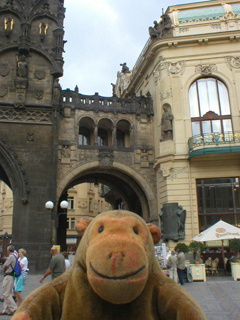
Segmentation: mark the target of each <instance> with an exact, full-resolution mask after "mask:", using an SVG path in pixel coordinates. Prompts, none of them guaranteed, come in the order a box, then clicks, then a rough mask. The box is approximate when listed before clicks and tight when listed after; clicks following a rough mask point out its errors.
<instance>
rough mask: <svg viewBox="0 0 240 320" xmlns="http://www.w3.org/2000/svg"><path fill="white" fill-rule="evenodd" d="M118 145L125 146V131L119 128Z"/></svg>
mask: <svg viewBox="0 0 240 320" xmlns="http://www.w3.org/2000/svg"><path fill="white" fill-rule="evenodd" d="M117 146H118V147H122V148H123V147H125V145H124V132H122V131H121V130H119V129H117Z"/></svg>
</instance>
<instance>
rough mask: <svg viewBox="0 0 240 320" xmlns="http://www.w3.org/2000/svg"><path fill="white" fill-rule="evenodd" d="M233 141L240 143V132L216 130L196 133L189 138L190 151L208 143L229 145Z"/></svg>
mask: <svg viewBox="0 0 240 320" xmlns="http://www.w3.org/2000/svg"><path fill="white" fill-rule="evenodd" d="M232 143H240V132H232V131H229V132H225V133H221V132H214V133H205V134H203V135H200V134H199V135H196V136H193V137H191V138H189V139H188V148H189V152H192V151H194V149H196V148H199V147H204V146H208V145H215V146H218V145H229V144H232Z"/></svg>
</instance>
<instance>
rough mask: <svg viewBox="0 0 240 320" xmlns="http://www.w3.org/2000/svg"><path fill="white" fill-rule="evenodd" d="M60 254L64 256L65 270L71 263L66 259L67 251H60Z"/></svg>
mask: <svg viewBox="0 0 240 320" xmlns="http://www.w3.org/2000/svg"><path fill="white" fill-rule="evenodd" d="M62 255H63V256H64V259H65V267H66V271H67V270H68V269H69V268H70V267H71V263H70V261H69V260H68V253H67V252H66V251H64V252H62Z"/></svg>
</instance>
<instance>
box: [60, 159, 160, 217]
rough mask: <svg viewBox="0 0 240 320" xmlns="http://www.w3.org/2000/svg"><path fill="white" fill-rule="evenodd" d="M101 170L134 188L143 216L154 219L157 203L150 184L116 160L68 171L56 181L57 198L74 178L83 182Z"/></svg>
mask: <svg viewBox="0 0 240 320" xmlns="http://www.w3.org/2000/svg"><path fill="white" fill-rule="evenodd" d="M101 172H108V174H110V175H112V176H115V177H118V178H119V179H122V180H123V181H125V183H129V184H130V185H131V187H132V188H136V190H135V191H136V194H137V195H138V197H139V200H140V202H141V206H142V210H143V214H142V216H143V218H144V219H145V220H146V221H148V220H154V218H155V217H156V216H157V205H156V198H155V196H154V193H153V191H152V190H151V188H150V186H149V185H148V184H147V182H146V180H144V178H143V177H142V176H140V175H139V174H138V173H137V172H136V171H134V170H133V169H131V168H130V167H127V166H126V165H124V164H121V163H118V162H113V166H112V167H111V168H109V167H107V168H104V167H99V162H98V161H95V162H91V163H88V164H84V165H82V166H80V167H77V168H75V169H73V170H71V171H68V172H67V173H66V174H65V176H64V177H63V178H62V179H61V180H59V182H58V183H57V199H59V198H60V197H61V195H62V193H64V192H65V191H66V190H67V188H68V187H69V186H72V185H73V184H74V183H75V181H76V180H77V181H84V182H85V181H86V178H85V177H86V176H87V175H89V174H91V173H92V174H94V173H95V174H97V173H101Z"/></svg>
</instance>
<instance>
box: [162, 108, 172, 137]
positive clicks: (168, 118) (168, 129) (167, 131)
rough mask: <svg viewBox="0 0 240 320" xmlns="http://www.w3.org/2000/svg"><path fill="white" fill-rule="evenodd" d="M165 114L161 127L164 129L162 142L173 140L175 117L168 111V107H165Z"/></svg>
mask: <svg viewBox="0 0 240 320" xmlns="http://www.w3.org/2000/svg"><path fill="white" fill-rule="evenodd" d="M163 110H164V114H163V115H162V120H161V127H162V139H161V140H162V141H166V140H172V139H173V126H172V120H173V115H172V113H171V112H170V111H169V110H168V107H167V106H164V107H163Z"/></svg>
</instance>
